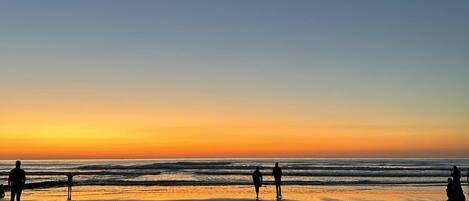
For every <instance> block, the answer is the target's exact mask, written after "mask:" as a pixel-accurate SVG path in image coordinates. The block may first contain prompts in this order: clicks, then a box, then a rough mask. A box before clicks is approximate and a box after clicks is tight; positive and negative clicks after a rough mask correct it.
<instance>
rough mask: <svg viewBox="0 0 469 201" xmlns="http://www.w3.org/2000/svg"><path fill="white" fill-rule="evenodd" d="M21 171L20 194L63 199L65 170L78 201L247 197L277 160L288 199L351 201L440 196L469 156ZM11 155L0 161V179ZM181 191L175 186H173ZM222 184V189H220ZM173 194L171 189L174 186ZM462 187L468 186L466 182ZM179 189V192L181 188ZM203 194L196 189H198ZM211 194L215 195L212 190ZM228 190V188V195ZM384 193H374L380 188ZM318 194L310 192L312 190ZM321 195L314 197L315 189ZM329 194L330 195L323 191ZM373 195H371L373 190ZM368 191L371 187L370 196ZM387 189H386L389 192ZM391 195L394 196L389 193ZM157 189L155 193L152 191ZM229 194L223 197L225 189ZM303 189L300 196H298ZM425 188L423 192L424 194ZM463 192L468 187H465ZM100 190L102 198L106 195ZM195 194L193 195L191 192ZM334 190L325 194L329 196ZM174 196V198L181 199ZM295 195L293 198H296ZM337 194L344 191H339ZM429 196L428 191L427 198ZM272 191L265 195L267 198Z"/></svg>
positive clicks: (41, 164)
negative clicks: (257, 176)
mask: <svg viewBox="0 0 469 201" xmlns="http://www.w3.org/2000/svg"><path fill="white" fill-rule="evenodd" d="M22 162H23V165H22V166H23V169H24V170H25V171H26V173H27V183H29V185H30V187H34V188H33V189H28V190H26V191H25V195H24V199H23V200H28V196H29V199H31V200H65V199H66V197H65V196H64V197H62V196H61V195H62V192H65V193H66V191H64V190H63V189H64V184H65V183H64V182H65V181H66V176H65V173H68V172H72V173H75V174H77V175H76V176H75V177H74V181H75V182H76V183H75V184H74V186H75V187H74V189H76V193H75V194H74V196H75V198H76V199H79V200H94V199H98V200H100V199H104V200H127V199H133V200H161V199H168V200H173V199H174V200H176V199H194V198H198V199H199V198H203V199H212V198H217V199H218V198H230V199H231V198H239V199H244V198H251V197H252V195H251V194H252V192H251V191H252V189H251V185H252V177H251V174H252V172H253V171H254V170H255V168H256V167H260V168H261V172H262V174H263V175H264V181H265V185H264V188H263V189H264V192H265V193H262V192H261V195H263V194H266V193H268V192H272V188H271V186H272V181H273V178H272V176H271V172H272V168H273V166H274V163H275V162H279V163H280V166H281V167H282V169H283V173H284V177H283V184H284V185H285V189H286V190H285V193H284V194H285V195H286V196H288V192H289V191H290V192H292V193H291V195H292V197H291V199H297V200H298V199H305V200H309V198H308V197H304V195H308V193H309V192H310V193H311V194H312V195H311V196H312V197H311V200H316V199H317V200H324V199H325V198H327V199H335V200H344V199H347V198H344V196H343V195H341V193H342V194H348V193H350V194H352V198H350V197H349V198H348V199H353V194H354V193H353V192H355V193H358V194H357V196H358V195H359V194H360V193H361V194H360V195H363V196H364V197H363V198H361V197H360V196H358V197H357V199H356V200H360V199H361V200H375V199H376V200H412V196H411V197H410V198H408V197H402V195H401V194H400V193H399V192H408V193H411V194H413V196H416V195H417V194H419V193H420V194H421V195H422V197H417V198H418V199H417V200H435V199H437V200H444V199H445V196H446V194H445V185H446V181H447V178H448V177H449V176H450V174H451V168H452V167H453V165H457V166H458V167H459V168H460V169H461V170H462V175H464V177H463V178H462V179H461V180H462V181H464V183H463V185H467V183H466V175H467V169H468V168H469V159H165V160H25V161H22ZM13 167H14V161H0V183H1V184H6V183H7V175H8V172H9V170H10V169H12V168H13ZM176 189H179V190H176ZM220 189H225V190H222V191H221V192H220ZM175 190H176V191H177V192H174V191H175ZM464 190H465V191H467V187H466V188H464ZM181 191H182V192H181ZM201 192H202V194H203V195H197V194H198V193H201ZM212 192H213V193H212ZM229 192H232V194H233V195H231V194H230V193H229ZM380 192H381V193H382V194H383V196H384V195H385V196H384V197H388V198H389V199H386V198H381V197H379V195H380V194H379V193H380ZM315 193H316V195H313V194H315ZM318 193H319V194H321V195H323V197H317V194H318ZM328 193H329V194H328ZM370 193H371V194H370ZM373 193H376V195H375V196H378V197H373ZM386 193H387V194H386ZM393 193H395V194H396V195H395V196H397V197H393V196H394V195H393ZM153 194H154V195H153ZM225 194H226V195H225ZM298 194H302V196H303V197H301V196H300V197H298V196H299V195H298ZM427 194H428V195H427ZM466 194H467V192H466ZM103 195H104V196H103ZM191 195H192V196H191ZM329 195H330V196H335V197H333V198H330V196H329ZM178 196H179V197H178ZM295 196H296V197H295ZM341 196H342V197H341ZM425 196H427V197H425ZM271 197H272V195H270V194H269V198H271Z"/></svg>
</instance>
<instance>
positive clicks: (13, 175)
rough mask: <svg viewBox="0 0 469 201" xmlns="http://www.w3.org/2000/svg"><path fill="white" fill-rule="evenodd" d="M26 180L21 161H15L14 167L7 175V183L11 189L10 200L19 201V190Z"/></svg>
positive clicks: (21, 189) (20, 190)
mask: <svg viewBox="0 0 469 201" xmlns="http://www.w3.org/2000/svg"><path fill="white" fill-rule="evenodd" d="M25 182H26V174H25V173H24V170H23V169H21V161H16V168H15V169H13V170H11V171H10V174H9V175H8V185H10V189H11V201H14V200H15V197H16V200H17V201H21V192H22V191H23V187H24V183H25Z"/></svg>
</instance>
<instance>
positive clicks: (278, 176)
mask: <svg viewBox="0 0 469 201" xmlns="http://www.w3.org/2000/svg"><path fill="white" fill-rule="evenodd" d="M272 175H273V176H274V179H275V192H276V193H277V199H281V198H282V168H280V167H279V166H278V163H275V167H274V170H273V171H272Z"/></svg>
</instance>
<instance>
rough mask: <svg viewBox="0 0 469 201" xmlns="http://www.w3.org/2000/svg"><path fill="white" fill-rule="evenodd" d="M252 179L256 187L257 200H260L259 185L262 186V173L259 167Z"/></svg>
mask: <svg viewBox="0 0 469 201" xmlns="http://www.w3.org/2000/svg"><path fill="white" fill-rule="evenodd" d="M252 181H253V182H254V188H256V200H259V187H261V186H262V182H263V180H262V173H261V171H260V170H259V167H257V168H256V170H255V171H254V172H253V173H252Z"/></svg>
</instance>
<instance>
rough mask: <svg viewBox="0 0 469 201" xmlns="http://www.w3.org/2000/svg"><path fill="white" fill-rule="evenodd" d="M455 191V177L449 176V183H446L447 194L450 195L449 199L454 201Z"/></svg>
mask: <svg viewBox="0 0 469 201" xmlns="http://www.w3.org/2000/svg"><path fill="white" fill-rule="evenodd" d="M453 195H454V192H453V179H451V178H448V184H447V185H446V196H448V201H453V200H454V198H453Z"/></svg>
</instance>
